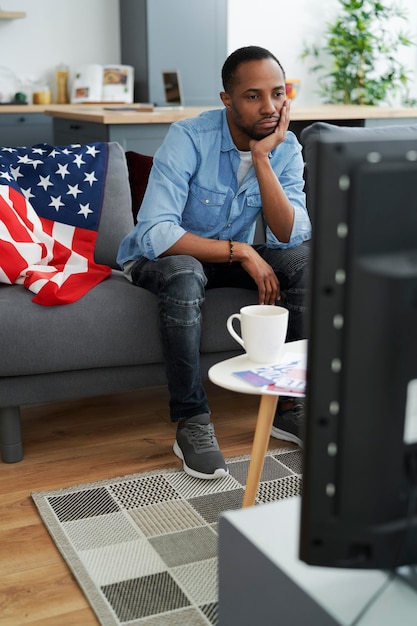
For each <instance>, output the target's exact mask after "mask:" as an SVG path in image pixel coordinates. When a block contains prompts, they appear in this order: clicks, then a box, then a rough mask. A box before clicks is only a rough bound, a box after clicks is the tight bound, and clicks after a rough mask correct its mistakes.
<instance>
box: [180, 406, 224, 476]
mask: <svg viewBox="0 0 417 626" xmlns="http://www.w3.org/2000/svg"><path fill="white" fill-rule="evenodd" d="M209 419H210V418H209V416H208V415H207V414H204V415H196V416H195V417H191V418H189V419H187V420H185V421H184V422H182V423H181V425H178V428H177V437H176V440H175V443H174V452H175V454H176V455H177V456H178V457H179V458H180V459H181V460H182V462H183V468H184V471H185V472H186V473H187V474H190V476H194V477H195V478H205V479H213V478H222V477H223V476H226V475H227V474H228V473H229V470H228V469H227V465H226V463H225V460H224V458H223V455H222V453H221V452H220V448H219V444H218V443H217V439H216V435H215V434H214V427H213V424H210V423H209Z"/></svg>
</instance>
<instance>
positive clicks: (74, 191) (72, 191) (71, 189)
mask: <svg viewBox="0 0 417 626" xmlns="http://www.w3.org/2000/svg"><path fill="white" fill-rule="evenodd" d="M79 193H82V191H81V189H78V183H77V184H76V185H68V191H67V196H74V198H76V197H77V196H78V194H79Z"/></svg>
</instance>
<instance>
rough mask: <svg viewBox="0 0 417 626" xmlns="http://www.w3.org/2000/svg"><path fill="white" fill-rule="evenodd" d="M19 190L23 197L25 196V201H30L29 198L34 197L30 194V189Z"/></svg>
mask: <svg viewBox="0 0 417 626" xmlns="http://www.w3.org/2000/svg"><path fill="white" fill-rule="evenodd" d="M20 189H21V191H22V193H23V195H24V196H25V198H26V200H30V199H31V198H34V197H35V196H34V195H33V193H32V187H28V188H27V189H23V187H21V188H20Z"/></svg>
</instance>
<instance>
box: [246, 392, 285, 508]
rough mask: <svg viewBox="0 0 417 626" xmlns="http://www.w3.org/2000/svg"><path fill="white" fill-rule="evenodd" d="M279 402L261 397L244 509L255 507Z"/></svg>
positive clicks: (269, 397) (266, 396)
mask: <svg viewBox="0 0 417 626" xmlns="http://www.w3.org/2000/svg"><path fill="white" fill-rule="evenodd" d="M277 402H278V396H273V395H263V396H261V402H260V405H259V412H258V419H257V421H256V427H255V435H254V437H253V445H252V454H251V458H250V463H249V470H248V477H247V479H246V488H245V495H244V496H243V504H242V506H243V507H247V506H253V505H254V504H255V498H256V493H257V491H258V487H259V480H260V478H261V474H262V469H263V466H264V461H265V454H266V451H267V449H268V442H269V437H270V435H271V428H272V422H273V421H274V416H275V409H276V407H277Z"/></svg>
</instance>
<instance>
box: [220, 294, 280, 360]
mask: <svg viewBox="0 0 417 626" xmlns="http://www.w3.org/2000/svg"><path fill="white" fill-rule="evenodd" d="M235 319H238V320H239V321H240V329H241V334H242V336H240V335H238V334H237V332H236V331H235V329H234V327H233V321H234V320H235ZM287 328H288V309H285V308H284V307H282V306H273V305H268V304H254V305H251V306H244V307H242V308H241V309H240V313H233V315H231V316H230V317H229V319H228V320H227V330H228V331H229V333H230V334H231V335H232V337H233V338H234V339H235V340H236V341H237V342H238V343H240V345H241V346H243V348H244V349H245V351H246V354H247V355H248V357H249V359H250V360H251V361H255V362H256V363H276V362H278V360H279V357H280V354H281V352H282V348H283V347H284V343H285V339H286V336H287Z"/></svg>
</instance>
